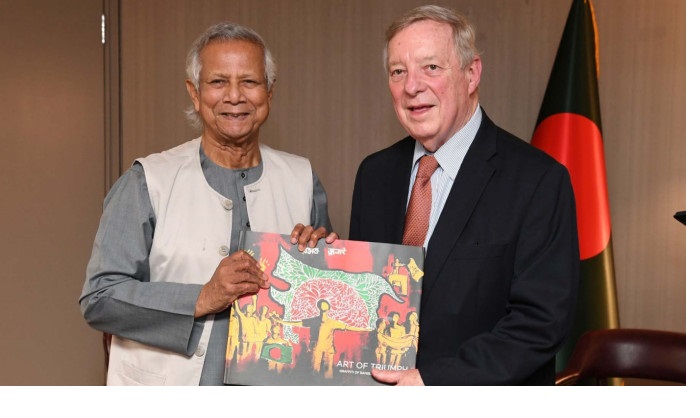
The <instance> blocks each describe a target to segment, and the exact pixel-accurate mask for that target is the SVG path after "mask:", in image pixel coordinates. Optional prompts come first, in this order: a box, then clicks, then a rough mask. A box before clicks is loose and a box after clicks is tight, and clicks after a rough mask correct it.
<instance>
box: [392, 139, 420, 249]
mask: <svg viewBox="0 0 700 418" xmlns="http://www.w3.org/2000/svg"><path fill="white" fill-rule="evenodd" d="M397 146H398V156H397V158H395V159H393V160H392V161H391V163H389V164H387V165H388V167H386V168H387V170H386V172H385V173H386V176H387V182H386V183H385V184H387V185H390V189H389V190H387V194H388V195H389V196H391V197H390V198H389V199H386V200H385V202H386V204H387V211H388V213H389V214H390V216H387V217H386V220H387V221H388V222H389V224H388V225H386V228H387V231H388V234H389V236H390V237H391V239H392V240H393V241H392V242H394V243H397V244H400V243H401V241H402V240H403V226H404V222H405V219H406V205H407V204H408V186H409V184H410V181H411V169H412V168H413V166H412V162H413V150H414V149H415V139H413V138H411V137H407V138H404V140H403V141H401V142H400V143H398V144H397Z"/></svg>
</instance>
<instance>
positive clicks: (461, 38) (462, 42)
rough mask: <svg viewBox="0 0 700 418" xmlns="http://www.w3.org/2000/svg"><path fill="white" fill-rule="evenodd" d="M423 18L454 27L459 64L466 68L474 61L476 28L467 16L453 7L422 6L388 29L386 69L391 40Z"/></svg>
mask: <svg viewBox="0 0 700 418" xmlns="http://www.w3.org/2000/svg"><path fill="white" fill-rule="evenodd" d="M421 20H432V21H435V22H438V23H446V24H448V25H450V27H451V28H452V37H453V43H454V45H455V51H456V52H457V57H458V58H459V64H460V66H461V68H462V69H465V68H467V67H468V66H469V64H471V63H472V61H473V60H474V57H475V56H476V55H479V52H478V50H477V49H476V28H475V27H474V25H472V24H471V23H470V22H469V21H468V20H467V18H466V17H464V16H462V15H461V14H459V13H457V12H456V11H454V10H452V9H448V8H446V7H441V6H434V5H428V6H420V7H416V8H415V9H412V10H409V11H408V12H407V13H406V14H404V15H403V16H401V17H400V18H398V19H397V20H395V21H394V22H393V23H392V24H391V26H389V29H387V30H386V34H385V42H384V55H383V60H384V69H385V70H386V71H387V73H388V72H389V42H391V40H392V39H393V38H394V36H396V34H397V33H399V32H400V31H402V30H404V29H406V28H407V27H409V26H410V25H412V24H414V23H416V22H419V21H421Z"/></svg>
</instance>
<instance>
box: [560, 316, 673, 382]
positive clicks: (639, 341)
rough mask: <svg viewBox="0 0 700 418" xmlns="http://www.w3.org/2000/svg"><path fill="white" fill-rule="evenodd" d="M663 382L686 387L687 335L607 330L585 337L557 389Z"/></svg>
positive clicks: (562, 372)
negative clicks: (612, 381)
mask: <svg viewBox="0 0 700 418" xmlns="http://www.w3.org/2000/svg"><path fill="white" fill-rule="evenodd" d="M625 377H626V378H637V379H652V380H663V381H668V382H675V383H683V384H685V333H678V332H669V331H658V330H650V329H629V328H628V329H625V328H622V329H620V328H618V329H604V330H595V331H589V332H587V333H585V334H583V335H582V336H581V338H580V339H579V340H578V342H577V343H576V346H575V347H574V351H573V353H572V355H571V358H570V359H569V362H568V364H567V366H566V368H565V369H564V370H562V371H561V372H559V373H557V379H556V384H557V385H573V384H576V383H577V382H578V381H579V380H580V379H586V378H593V379H596V381H597V383H598V384H605V382H606V381H607V379H608V378H625Z"/></svg>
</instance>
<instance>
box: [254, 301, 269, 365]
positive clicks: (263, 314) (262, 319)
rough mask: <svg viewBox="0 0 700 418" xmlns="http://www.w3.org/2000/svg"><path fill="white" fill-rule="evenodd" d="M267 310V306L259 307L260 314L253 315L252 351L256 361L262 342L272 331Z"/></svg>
mask: <svg viewBox="0 0 700 418" xmlns="http://www.w3.org/2000/svg"><path fill="white" fill-rule="evenodd" d="M268 310H269V308H268V307H267V306H264V305H263V306H261V307H260V312H259V313H256V314H255V320H254V321H253V327H254V333H253V351H254V352H255V359H256V360H257V359H259V358H260V350H262V346H263V342H264V341H265V340H266V339H267V337H269V336H270V332H271V329H272V321H270V318H269V317H268Z"/></svg>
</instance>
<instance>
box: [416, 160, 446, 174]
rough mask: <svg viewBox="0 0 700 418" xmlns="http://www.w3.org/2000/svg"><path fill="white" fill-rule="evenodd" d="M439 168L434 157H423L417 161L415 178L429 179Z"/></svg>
mask: <svg viewBox="0 0 700 418" xmlns="http://www.w3.org/2000/svg"><path fill="white" fill-rule="evenodd" d="M439 166H440V164H438V162H437V159H436V158H435V156H434V155H424V156H423V157H421V159H420V160H419V161H418V174H416V177H431V176H432V175H433V173H434V172H435V170H437V168H438V167H439Z"/></svg>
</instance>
